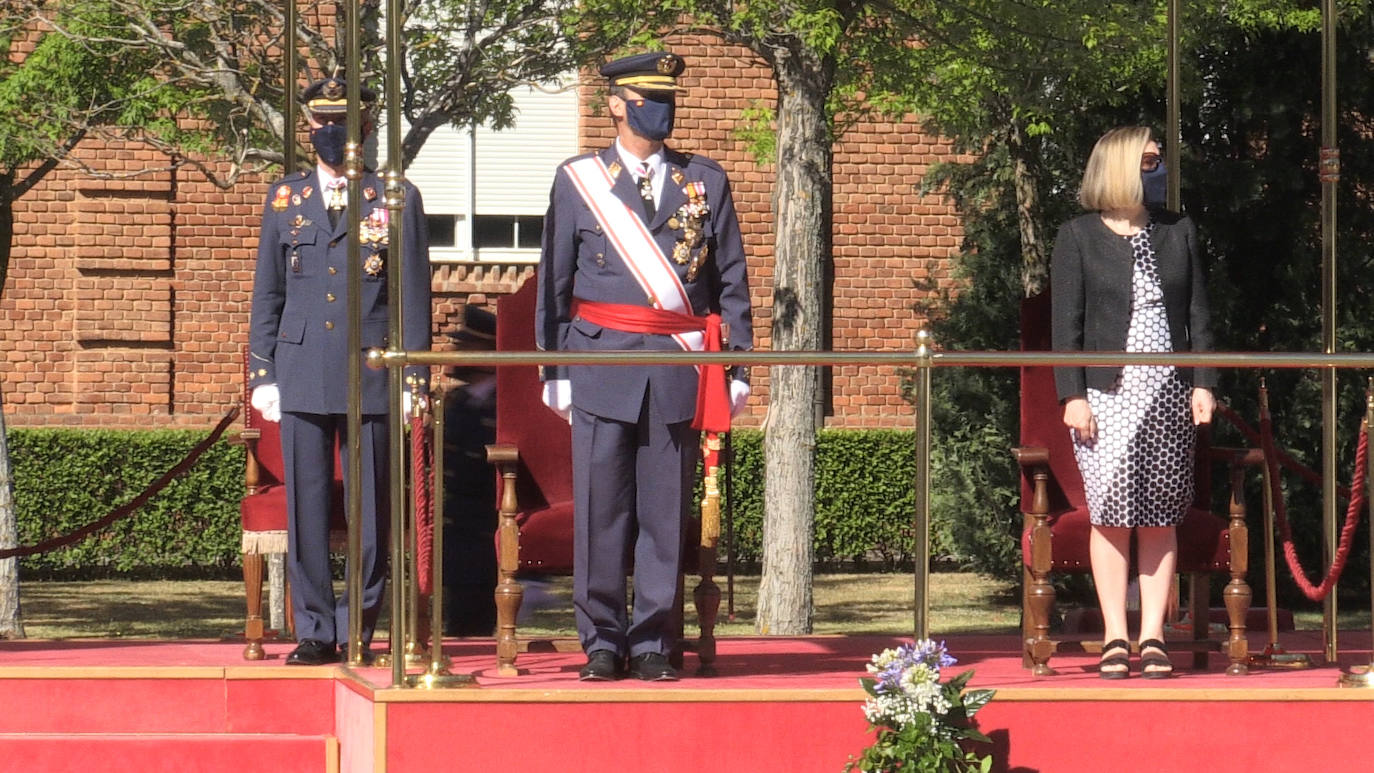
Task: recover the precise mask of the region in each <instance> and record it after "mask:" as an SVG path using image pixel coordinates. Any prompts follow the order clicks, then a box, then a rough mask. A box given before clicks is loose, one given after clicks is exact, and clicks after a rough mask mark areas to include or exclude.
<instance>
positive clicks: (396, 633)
mask: <svg viewBox="0 0 1374 773" xmlns="http://www.w3.org/2000/svg"><path fill="white" fill-rule="evenodd" d="M403 19H405V8H404V7H403V5H402V3H401V2H400V0H388V2H387V8H386V90H385V98H386V140H387V142H386V146H387V147H386V170H387V171H386V183H385V184H386V208H387V214H388V217H387V228H388V234H387V238H388V244H387V252H388V254H389V258H390V260H389V262H390V263H391V266H390V267H388V269H387V271H388V274H389V275H388V277H387V279H388V281H387V304H388V308H389V309H390V310H391V315H390V319H389V320H388V323H389V327H390V329H389V333H390V335H388V336H387V346H388V348H389V349H390V350H392V351H402V352H403V351H405V350H406V343H407V342H406V340H405V326H404V325H403V324H402V320H404V319H405V316H404V311H405V309H404V306H403V304H404V303H405V300H406V299H405V298H404V297H402V293H401V288H402V287H404V286H405V263H406V261H405V258H404V257H403V256H404V255H405V254H406V252H405V250H406V242H405V237H406V233H405V228H404V223H405V216H404V212H405V206H406V189H405V164H404V160H403V158H402V155H401V66H402V62H401V56H402V53H403V52H404V47H403V46H404V44H403V43H402V40H401V22H402V20H403ZM426 348H428V347H426ZM402 373H403V371H402V370H401V368H399V367H391V368H388V369H387V375H388V380H387V385H388V387H389V388H390V396H391V404H390V409H391V417H392V421H391V422H390V428H391V684H392V685H393V686H400V685H403V684H405V682H406V649H405V647H406V643H407V641H408V640H409V639H408V637H407V632H406V628H407V627H408V626H407V623H409V622H410V621H409V619H408V615H407V614H406V607H407V601H408V599H409V596H408V594H407V593H406V590H407V586H406V583H405V581H404V578H405V577H406V576H407V574H410V575H413V574H414V571H413V569H414V565H413V564H407V562H406V550H405V536H406V529H405V524H406V523H407V522H408V520H410V519H407V517H406V516H407V506H408V504H409V503H410V502H413V501H414V497H406V496H405V480H406V465H405V459H406V444H405V425H406V424H407V423H408V422H407V421H406V419H405V418H401V417H402V412H401V403H402V399H401V393H402V390H404V389H405V386H404V385H403V384H402V383H401V379H402ZM427 393H428V389H425V388H422V389H420V390H419V391H418V392H417V393H416V394H415V395H414V399H415V400H416V402H417V405H415V406H414V407H415V409H416V410H418V409H419V405H418V401H419V399H420V396H421V395H422V394H427ZM406 418H408V417H406ZM410 522H413V520H410ZM413 557H414V556H413V555H412V558H413ZM408 568H409V569H410V570H411V571H409V572H407V569H408Z"/></svg>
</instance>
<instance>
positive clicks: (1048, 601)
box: [1023, 462, 1055, 676]
mask: <svg viewBox="0 0 1374 773" xmlns="http://www.w3.org/2000/svg"><path fill="white" fill-rule="evenodd" d="M1031 479H1032V481H1033V484H1034V497H1033V499H1032V502H1031V511H1030V512H1029V513H1027V514H1026V515H1027V516H1028V517H1029V518H1030V519H1031V527H1030V530H1031V535H1030V553H1031V554H1030V561H1029V566H1028V567H1027V570H1028V571H1027V574H1028V582H1027V585H1026V590H1025V594H1026V614H1027V616H1028V617H1029V618H1030V623H1029V625H1030V630H1029V635H1028V636H1027V637H1026V640H1025V657H1026V658H1027V659H1029V660H1030V662H1031V673H1033V674H1035V675H1036V676H1049V675H1051V674H1054V673H1055V671H1054V669H1053V668H1050V657H1051V656H1052V655H1053V654H1054V649H1055V644H1054V641H1053V640H1051V639H1050V614H1051V613H1052V612H1053V610H1054V586H1053V585H1051V584H1050V580H1049V577H1050V567H1051V566H1052V561H1053V556H1054V554H1053V546H1052V545H1051V544H1050V542H1051V539H1052V535H1051V534H1050V526H1049V509H1050V507H1049V470H1048V469H1047V468H1046V467H1045V466H1044V463H1043V462H1041V463H1037V464H1036V465H1035V466H1034V468H1033V472H1032V477H1031ZM1023 625H1024V623H1023Z"/></svg>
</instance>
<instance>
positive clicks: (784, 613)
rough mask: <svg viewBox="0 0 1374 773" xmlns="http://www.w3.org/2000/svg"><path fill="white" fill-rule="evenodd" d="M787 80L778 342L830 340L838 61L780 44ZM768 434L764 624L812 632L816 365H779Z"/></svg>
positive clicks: (791, 346)
mask: <svg viewBox="0 0 1374 773" xmlns="http://www.w3.org/2000/svg"><path fill="white" fill-rule="evenodd" d="M773 70H774V76H775V78H776V80H777V84H778V112H777V116H778V119H777V120H778V158H777V180H778V182H777V188H776V190H775V191H774V194H773V195H774V201H773V210H774V212H776V214H777V223H776V226H775V228H776V231H775V232H776V256H777V257H776V260H775V268H774V280H773V349H775V350H777V351H805V350H816V349H820V348H821V346H822V332H823V330H824V327H823V325H822V319H821V314H822V304H821V294H822V288H823V281H824V267H825V265H826V263H827V262H828V261H829V259H830V212H831V202H830V197H831V136H830V126H829V122H828V121H827V120H826V111H825V105H826V100H827V98H828V97H829V96H830V90H831V87H832V85H833V82H834V62H833V61H832V60H830V59H828V58H819V57H817V56H816V55H815V54H814V53H812V52H810V51H807V50H806V48H805V47H804V46H803V45H802V44H801V42H800V41H796V40H793V41H792V45H791V46H790V47H789V48H785V49H779V50H777V51H776V55H775V58H774V60H773ZM768 373H769V397H768V422H767V428H766V431H765V434H764V459H765V466H764V490H765V491H766V492H767V496H766V497H765V498H764V515H763V578H762V580H761V582H760V584H759V605H758V617H757V619H756V620H755V622H754V627H755V630H756V631H758V632H759V633H763V634H783V635H786V634H804V633H810V632H811V617H812V601H811V565H812V560H813V552H814V551H813V547H812V544H813V543H812V540H813V537H812V527H813V524H814V522H815V501H816V496H815V466H816V465H815V456H816V415H815V405H816V402H817V397H818V391H819V378H818V375H819V371H818V370H817V368H815V367H811V366H807V367H798V366H775V367H773V368H770V369H769V372H768Z"/></svg>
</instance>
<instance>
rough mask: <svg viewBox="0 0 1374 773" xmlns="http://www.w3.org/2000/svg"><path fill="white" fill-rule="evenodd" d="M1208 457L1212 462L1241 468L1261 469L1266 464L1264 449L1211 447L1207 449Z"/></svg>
mask: <svg viewBox="0 0 1374 773" xmlns="http://www.w3.org/2000/svg"><path fill="white" fill-rule="evenodd" d="M1207 455H1208V458H1210V459H1211V460H1212V461H1217V462H1226V463H1227V464H1230V465H1238V466H1241V467H1259V466H1260V465H1262V464H1264V449H1262V448H1234V447H1229V446H1210V447H1209V448H1208V449H1207Z"/></svg>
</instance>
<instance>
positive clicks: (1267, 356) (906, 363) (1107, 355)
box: [350, 330, 1374, 686]
mask: <svg viewBox="0 0 1374 773" xmlns="http://www.w3.org/2000/svg"><path fill="white" fill-rule="evenodd" d="M692 364H723V365H740V366H765V365H810V366H821V365H824V366H835V365H869V366H892V367H898V368H909V369H912V370H914V371H915V376H916V377H915V380H914V381H915V389H914V396H913V402H914V405H915V411H914V413H915V416H914V422H915V438H914V443H915V446H916V449H915V453H916V457H915V458H916V473H915V479H914V481H913V485H914V487H915V496H914V510H915V512H914V513H913V515H912V519H913V521H912V522H913V527H914V530H915V534H916V543H915V546H914V548H913V552H914V554H915V555H917V556H920V558H918V559H917V561H916V569H915V578H914V599H913V602H914V603H913V629H914V634H915V636H916V637H917V638H926V637H927V636H928V635H929V632H930V626H929V587H930V578H929V567H930V555H929V554H930V529H929V525H930V449H931V436H930V399H931V398H930V380H931V374H932V373H933V371H934V370H935V369H937V368H969V367H972V368H993V367H1023V366H1030V365H1075V366H1122V365H1175V366H1181V367H1195V366H1211V367H1220V368H1246V369H1264V370H1267V369H1293V368H1299V369H1323V370H1331V371H1334V370H1337V369H1364V370H1374V353H1353V352H1352V353H1338V354H1320V353H1310V352H1207V353H1170V354H1127V353H1123V352H1076V353H1067V352H1027V351H1015V352H1012V351H1007V352H995V351H944V352H940V351H935V350H934V349H933V341H932V339H931V338H930V336H929V334H928V333H927V332H926V331H924V330H922V331H921V332H920V333H918V334H917V346H916V347H915V348H914V349H913V350H911V351H900V352H899V351H881V352H870V351H865V352H858V351H803V352H764V351H751V352H712V353H706V352H691V353H688V352H674V351H653V352H646V351H633V352H630V351H624V352H539V351H531V352H436V351H409V352H407V351H401V350H395V349H392V350H385V351H383V350H380V349H373V350H371V351H369V352H368V356H367V365H368V367H372V368H392V369H395V368H401V367H405V366H431V367H434V366H487V367H502V366H513V365H525V366H531V365H692ZM1327 399H1334V395H1333V396H1332V397H1331V398H1328V397H1327V395H1326V394H1323V401H1324V402H1325V401H1326V400H1327ZM434 445H435V447H436V448H439V447H441V446H442V437H440V438H436V439H435V443H434ZM401 454H404V449H403V448H400V447H396V446H393V448H392V455H393V458H395V457H397V456H399V455H401ZM1327 467H1328V468H1329V469H1331V470H1334V465H1327ZM392 485H393V486H398V485H403V484H402V483H401V482H400V481H399V480H397V479H396V478H394V477H393V481H392ZM1328 487H1332V488H1334V484H1330V482H1328ZM407 504H409V503H407ZM1334 529H1335V524H1334V523H1327V522H1326V521H1323V532H1324V534H1325V533H1326V532H1328V531H1334ZM404 535H405V529H398V530H393V531H392V540H393V541H395V540H399V539H404ZM401 549H403V548H401V547H400V546H396V545H393V551H395V550H401ZM435 549H436V550H439V551H442V542H441V541H440V540H437V539H436V540H435ZM393 554H394V553H393ZM442 563H443V561H442V554H440V555H437V556H436V557H435V559H434V564H435V566H436V567H437V566H442ZM352 581H354V578H351V577H350V582H352ZM440 585H441V581H440V580H439V579H438V578H437V577H436V579H435V588H436V590H437V589H438V587H439V586H440ZM356 591H357V589H354V588H352V587H350V592H351V593H354V594H355V597H356ZM1332 595H1335V594H1334V592H1333V593H1332ZM1372 607H1374V604H1372ZM433 614H434V615H435V616H438V615H439V614H440V612H439V609H438V607H437V605H435V607H434V611H433ZM1371 614H1374V608H1372V609H1371ZM397 617H399V618H400V619H399V620H398V619H396V618H397ZM405 624H406V620H405V616H404V615H401V616H397V615H393V622H392V636H393V640H392V641H393V644H392V647H393V651H395V650H396V646H397V645H396V644H395V643H394V642H401V643H402V644H404V642H406V641H408V638H407V637H408V635H409V633H408V632H407V631H406V630H405ZM432 625H434V626H435V627H436V628H441V627H442V625H443V621H442V620H441V619H435V620H433V621H432ZM1323 625H1324V627H1326V626H1330V627H1331V630H1327V631H1325V633H1326V640H1327V641H1328V642H1329V643H1330V646H1333V647H1334V642H1335V630H1334V626H1335V622H1334V617H1330V616H1327V617H1324V619H1323ZM434 641H435V643H436V644H437V643H438V642H439V641H440V637H439V636H435V637H434ZM436 649H437V647H436ZM435 658H436V660H437V658H438V655H437V653H436V654H435ZM403 660H404V659H403V658H393V661H397V662H395V663H394V664H393V668H394V669H395V670H394V671H393V674H394V677H393V686H405V685H406V682H407V680H406V679H405V676H404V673H403V672H402V671H401V668H402V665H401V663H400V662H399V661H403ZM1328 660H1330V661H1332V662H1334V660H1335V658H1334V657H1333V656H1328ZM410 683H411V685H414V683H415V680H414V679H412V680H410Z"/></svg>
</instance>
